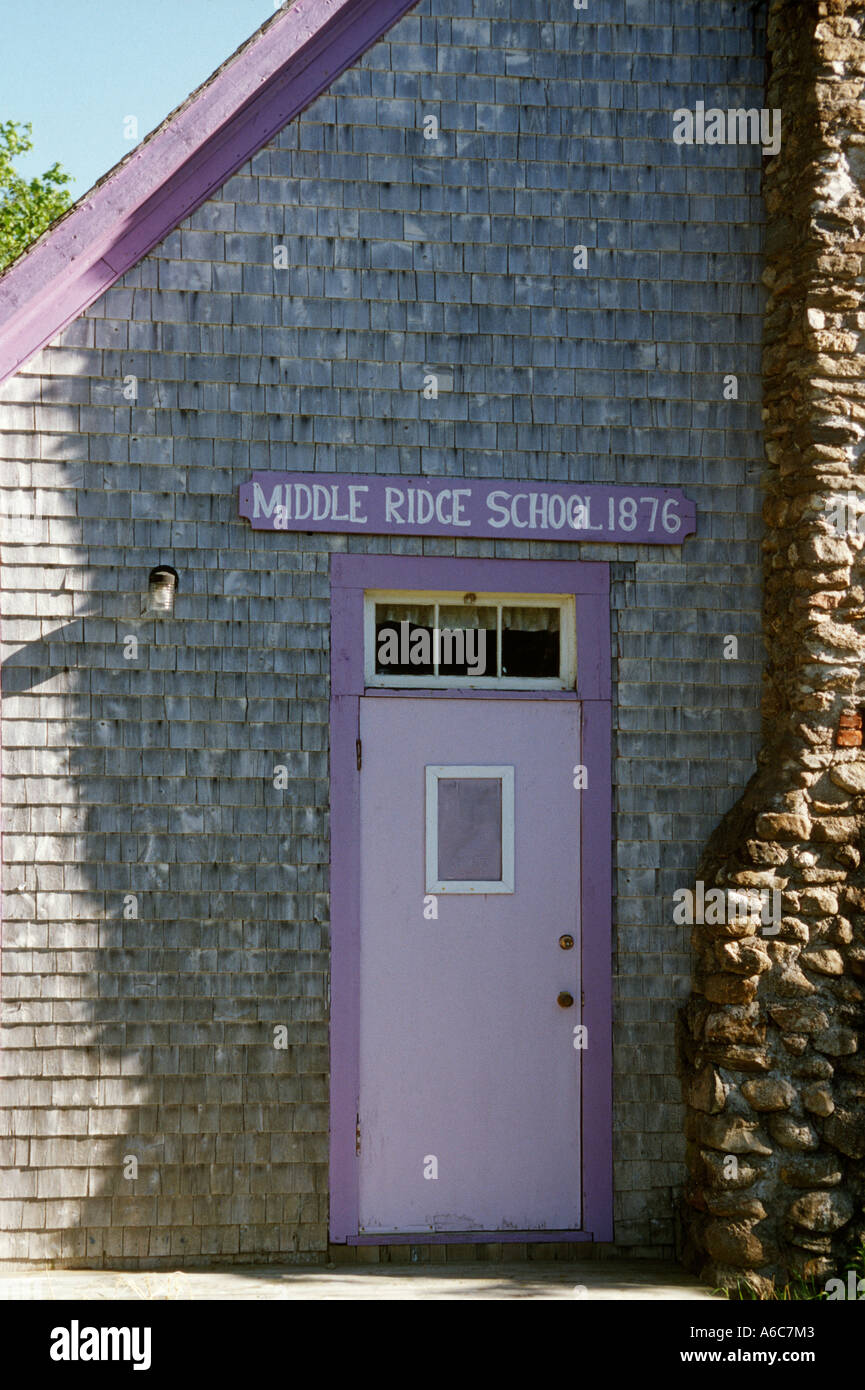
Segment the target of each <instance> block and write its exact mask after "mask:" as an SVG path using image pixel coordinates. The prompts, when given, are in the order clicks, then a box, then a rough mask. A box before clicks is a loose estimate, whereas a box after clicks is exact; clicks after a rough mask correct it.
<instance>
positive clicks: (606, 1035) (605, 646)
mask: <svg viewBox="0 0 865 1390" xmlns="http://www.w3.org/2000/svg"><path fill="white" fill-rule="evenodd" d="M365 589H428V590H442V589H445V590H446V589H455V590H459V591H461V592H463V593H465V592H474V593H520V594H573V596H574V600H575V606H576V621H577V688H576V691H564V690H562V691H548V690H532V691H514V692H512V691H495V690H465V691H459V690H453V689H444V690H441V691H423V690H417V689H406V690H404V691H387V690H379V689H375V690H373V689H370V690H365V688H364V665H363V598H364V590H365ZM609 595H610V578H609V566H608V565H607V564H605V563H601V562H597V561H588V562H587V561H568V560H462V559H427V558H420V557H417V558H415V557H409V556H391V555H334V556H333V557H332V559H331V699H330V788H331V791H330V805H331V817H330V819H331V825H330V833H331V883H330V896H331V1007H330V1017H331V1024H330V1075H331V1083H330V1239H331V1241H332V1242H333V1243H334V1244H337V1245H338V1244H347V1245H384V1244H387V1245H395V1244H411V1245H443V1244H453V1243H456V1244H462V1245H465V1244H478V1243H481V1244H489V1243H490V1242H494V1243H498V1242H502V1241H520V1242H527V1241H528V1242H533V1243H534V1242H540V1241H589V1240H590V1241H610V1240H612V1238H613V1172H612V1168H613V1164H612V1075H613V1073H612V835H611V832H612V755H611V737H612V721H611V711H612V687H611V677H610V636H609V633H610V616H609V614H610V597H609ZM401 694H402V695H404V696H411V697H412V698H414V699H417V698H418V697H419V696H420V697H424V696H426V697H431V698H435V697H436V696H439V697H443V696H446V697H448V698H450V699H453V698H454V697H455V696H462V697H464V698H467V699H471V698H481V699H485V700H489V699H496V698H498V699H502V698H505V699H508V700H513V699H520V698H522V699H530V700H543V699H559V700H562V699H564V700H579V701H581V702H582V750H583V751H582V758H583V762H584V764H585V766H586V771H587V787H586V789H585V790H584V791H582V792H581V793H580V795H581V796H582V797H584V798H587V800H586V802H585V804H584V806H583V817H582V823H583V837H582V845H581V859H582V863H581V873H580V893H581V914H580V920H581V922H582V923H583V932H582V938H583V939H582V951H583V959H582V971H583V990H584V995H585V1004H584V1007H583V1015H582V1020H581V1021H582V1022H583V1023H585V1025H586V1027H587V1029H588V1039H589V1046H588V1047H587V1048H586V1050H585V1052H584V1053H583V1058H582V1067H583V1072H582V1115H581V1124H580V1142H581V1144H582V1146H583V1162H582V1173H583V1221H584V1225H583V1229H582V1230H580V1231H501V1232H489V1231H483V1232H465V1231H460V1232H443V1231H442V1232H434V1233H433V1232H430V1233H429V1234H427V1233H426V1232H425V1233H423V1234H422V1235H419V1234H418V1233H414V1234H411V1235H401V1236H396V1235H387V1236H385V1237H382V1236H381V1235H368V1236H362V1235H359V1234H358V1190H357V1164H356V1154H355V1131H356V1125H357V1110H358V1095H359V1076H358V1046H359V1030H360V995H359V970H358V963H359V953H360V834H359V829H360V775H359V771H358V767H357V739H358V732H359V715H360V699H361V697H362V696H364V695H367V696H370V695H376V696H381V697H382V698H384V699H399V698H400V695H401Z"/></svg>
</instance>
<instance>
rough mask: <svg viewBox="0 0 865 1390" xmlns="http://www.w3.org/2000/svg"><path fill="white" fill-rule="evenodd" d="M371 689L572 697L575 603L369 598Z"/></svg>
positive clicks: (497, 597) (485, 597)
mask: <svg viewBox="0 0 865 1390" xmlns="http://www.w3.org/2000/svg"><path fill="white" fill-rule="evenodd" d="M365 625H366V628H365V643H364V645H365V683H366V684H367V685H368V686H373V685H377V686H390V687H395V686H426V687H430V686H462V687H470V688H480V689H483V688H492V689H516V690H536V689H554V690H572V689H573V688H574V684H575V677H576V669H575V668H576V650H575V645H576V644H575V613H574V601H573V598H571V597H567V596H564V595H555V594H544V595H542V596H540V595H520V594H473V593H469V594H455V593H430V594H419V593H379V592H374V591H373V592H368V593H367V594H366V605H365Z"/></svg>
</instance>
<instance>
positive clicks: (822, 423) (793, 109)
mask: <svg viewBox="0 0 865 1390" xmlns="http://www.w3.org/2000/svg"><path fill="white" fill-rule="evenodd" d="M769 46H770V54H771V68H772V71H771V80H770V84H769V90H768V98H767V104H768V106H769V107H778V108H780V109H781V111H782V113H783V117H782V120H783V141H782V148H781V154H780V156H779V158H777V159H775V160H773V161H771V162H770V164H769V165H768V168H767V174H766V181H765V196H766V208H767V216H768V229H767V266H766V275H765V280H766V284H767V287H768V291H769V302H768V306H767V314H766V333H765V348H764V394H765V410H764V415H765V422H766V453H767V458H768V474H767V480H766V501H765V507H764V516H765V520H766V524H767V535H766V539H765V541H764V557H765V558H764V563H765V583H766V592H765V605H764V619H765V633H766V640H767V645H768V654H769V659H768V668H767V681H766V691H765V701H764V730H763V747H762V750H761V753H760V760H759V761H760V766H759V770H758V772H757V774H756V776H755V777H754V779H753V780H752V782H751V783H750V785H749V787H748V789H747V791H746V793H745V795H744V797H743V798H742V800H741V801H740V802H739V803H738V804H737V805H736V807H735V808H734V809H733V810H732V811H731V813H730V815H729V816H728V817H727V818H726V820H725V821H724V823H723V824H722V825H721V827H720V828H719V831H718V833H717V834H716V835H715V836H714V837H713V839H712V841H711V842H710V845H709V848H708V850H707V854H706V857H705V860H704V862H703V865H702V870H701V873H702V877H703V879H704V881H705V882H706V884H707V885H714V886H719V887H721V888H722V889H723V890H724V891H725V892H727V891H738V892H745V893H751V894H755V893H756V892H759V891H760V890H763V891H765V890H767V889H768V890H772V889H778V890H780V891H781V894H782V896H781V904H782V909H783V917H782V919H781V921H780V927H779V929H776V927H775V925H769V926H768V927H767V926H765V925H763V924H756V923H755V922H752V923H750V924H748V925H743V924H737V923H735V922H733V923H731V922H730V921H729V914H728V921H727V923H726V924H714V925H711V926H701V927H698V928H697V929H696V930H695V943H696V947H697V951H698V959H699V964H698V972H699V973H698V975H697V977H696V980H695V988H694V993H693V995H692V998H691V1001H690V1003H689V1005H688V1008H687V1010H686V1013H685V1019H684V1023H685V1027H684V1036H683V1042H684V1058H685V1073H686V1094H687V1096H688V1099H689V1106H690V1109H689V1117H688V1136H689V1140H690V1144H689V1168H690V1173H691V1182H690V1186H689V1189H688V1202H689V1206H690V1217H689V1219H688V1223H687V1224H688V1227H689V1231H690V1247H689V1258H690V1259H691V1260H692V1261H693V1262H694V1264H695V1265H696V1267H698V1268H699V1267H702V1268H703V1270H704V1273H705V1274H706V1277H708V1278H710V1279H711V1280H712V1281H713V1282H721V1283H725V1284H728V1285H732V1284H735V1283H736V1281H737V1280H738V1279H739V1278H740V1277H741V1276H742V1275H743V1273H745V1276H746V1278H747V1279H748V1281H749V1282H750V1283H751V1284H752V1285H753V1286H754V1287H756V1288H760V1289H764V1290H765V1289H767V1288H768V1287H769V1286H770V1284H771V1282H772V1280H773V1279H775V1280H776V1281H782V1282H783V1281H784V1280H786V1279H787V1278H789V1277H790V1275H791V1273H792V1272H800V1273H805V1274H808V1275H813V1276H815V1277H817V1278H821V1277H822V1276H825V1275H826V1274H828V1273H829V1272H830V1271H831V1270H832V1269H833V1268H835V1267H836V1266H837V1265H839V1263H840V1262H841V1261H842V1257H843V1256H845V1255H848V1254H849V1253H850V1252H851V1251H852V1249H853V1248H854V1247H855V1246H856V1245H858V1243H859V1242H861V1241H862V1240H863V1237H865V1216H863V1205H862V1203H863V1197H865V1168H863V1159H865V1048H863V1045H862V1044H863V1023H865V1010H863V980H865V878H863V872H862V854H863V838H862V837H863V829H865V754H863V751H862V748H861V747H860V746H858V745H860V744H861V734H858V733H857V732H856V730H855V726H856V725H857V724H858V725H859V726H860V727H861V714H862V712H863V708H865V680H863V674H862V665H863V661H865V627H863V621H865V565H863V556H862V544H863V535H862V534H861V533H860V530H859V527H858V521H859V518H860V517H861V516H862V515H865V481H863V477H862V449H863V439H865V368H863V360H862V356H861V352H862V330H863V328H865V313H863V279H862V275H863V268H865V255H863V236H865V193H863V179H865V106H863V102H862V90H863V76H865V7H863V5H862V4H861V2H857V0H827V2H826V3H820V4H816V3H812V4H807V5H803V4H802V3H801V2H800V0H792V2H791V0H775V3H773V4H772V6H771V10H770V16H769ZM862 531H863V532H865V525H863V527H862ZM851 716H852V717H851ZM847 726H850V728H849V732H848V727H847Z"/></svg>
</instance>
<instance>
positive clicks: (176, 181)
mask: <svg viewBox="0 0 865 1390" xmlns="http://www.w3.org/2000/svg"><path fill="white" fill-rule="evenodd" d="M415 3H416V0H295V3H294V4H293V5H291V7H290V8H288V9H284V10H281V11H279V13H278V14H276V15H275V16H274V17H273V19H270V20H268V22H267V23H266V24H264V25H263V26H262V27H261V29H259V30H258V31H257V33H255V34H253V35H252V37H251V38H250V39H249V40H247V42H246V43H245V44H244V45H242V47H241V48H239V49H238V50H237V52H236V53H235V54H233V55H232V57H231V58H229V59H228V61H227V62H226V63H224V64H223V66H222V67H221V68H219V69H217V71H216V72H215V73H214V74H213V75H212V76H211V77H209V78H208V79H207V81H206V82H204V83H203V84H202V86H200V87H199V88H198V89H197V91H195V92H193V93H192V95H191V96H190V97H188V98H187V100H186V101H185V102H184V103H183V105H182V106H179V107H178V108H177V110H176V111H174V112H172V114H171V115H170V116H169V117H168V118H167V119H166V120H165V121H164V122H163V123H162V125H161V126H159V128H158V129H157V130H155V131H153V132H152V134H150V135H149V136H147V137H146V139H144V140H143V141H142V142H141V144H140V145H138V146H136V148H135V149H134V150H132V151H131V153H130V154H129V155H127V156H126V158H125V159H123V160H122V161H121V163H120V164H117V165H116V166H115V167H114V168H113V169H112V170H111V171H110V173H108V174H106V176H105V177H104V178H103V179H102V180H100V182H99V183H97V184H96V185H95V186H94V187H93V188H92V189H91V190H90V192H89V193H86V194H85V195H84V197H83V198H81V199H80V200H79V202H77V203H76V204H75V206H74V207H73V208H71V209H70V210H69V212H68V213H66V214H65V215H64V216H63V217H62V218H61V219H60V220H59V221H58V222H57V223H56V224H55V225H54V227H52V228H50V229H49V230H48V231H47V232H45V233H44V234H43V235H42V236H41V237H40V238H39V240H38V241H37V242H36V243H35V244H34V245H33V246H32V247H31V248H30V249H29V250H28V251H27V252H26V253H25V254H24V255H23V256H21V257H19V259H18V260H17V261H16V262H15V263H14V265H12V266H11V267H10V268H9V270H8V271H7V272H6V274H5V275H4V276H3V277H2V278H0V381H4V380H5V379H6V378H7V377H8V376H11V375H12V374H13V373H14V372H16V371H17V370H18V368H19V367H21V366H23V364H24V363H25V362H26V361H27V360H28V358H30V357H32V356H33V354H34V353H35V352H37V351H38V350H39V348H41V347H44V345H45V344H46V343H47V342H49V341H50V340H51V339H52V338H54V337H56V335H57V334H58V333H59V332H60V330H61V329H63V328H65V327H66V325H67V324H69V323H71V322H72V320H73V319H75V318H77V317H78V316H79V315H80V314H82V313H83V312H84V310H85V309H87V308H88V307H89V306H90V305H91V304H92V303H93V302H94V300H96V299H98V298H99V296H100V295H101V294H104V292H105V291H106V290H107V289H110V287H111V286H112V285H113V284H114V283H115V282H116V281H117V280H118V279H119V278H120V276H121V275H123V274H125V272H126V271H127V270H129V269H131V267H132V266H134V265H136V264H137V263H138V261H140V260H141V258H142V257H143V256H146V255H147V253H148V251H151V250H152V249H153V247H154V246H156V245H157V244H158V243H159V242H160V241H162V240H163V238H164V237H166V236H167V235H168V234H169V232H171V231H173V230H174V228H175V227H177V226H178V225H179V224H180V223H181V222H182V221H183V219H184V218H185V217H188V216H189V215H190V213H192V212H194V211H195V209H196V208H197V207H200V205H201V204H202V203H203V202H204V201H205V199H206V198H208V197H209V196H210V195H211V194H212V193H213V192H214V191H215V190H216V189H217V188H219V187H220V186H221V185H222V184H223V183H225V181H226V179H228V178H229V177H230V176H231V174H233V173H234V172H235V171H236V170H237V169H239V168H240V166H241V165H242V164H244V163H245V162H246V161H247V160H248V159H250V158H251V157H252V156H253V155H254V154H256V153H257V151H258V150H260V149H261V148H262V146H263V145H266V144H267V142H268V141H269V140H272V139H273V137H274V136H275V135H276V134H277V133H278V132H279V131H280V130H282V128H283V126H285V125H286V124H287V123H288V122H289V121H291V120H292V119H293V118H294V117H295V116H297V115H298V114H299V113H300V112H301V111H302V110H303V109H304V107H306V106H308V105H309V103H310V102H311V101H314V100H315V98H316V97H317V96H319V95H320V94H321V92H323V91H324V90H325V88H327V87H328V86H330V84H331V83H332V82H333V81H334V80H335V79H336V78H337V77H339V75H340V74H341V73H342V72H344V71H345V70H346V68H348V67H350V66H351V64H352V63H354V62H356V61H357V59H358V58H360V57H362V55H363V54H364V53H365V52H366V51H367V49H368V48H370V47H371V45H372V44H374V43H375V42H376V40H377V39H379V38H381V36H382V34H384V33H386V32H387V30H388V29H390V28H391V26H392V25H393V24H395V23H396V21H397V20H398V19H400V18H402V16H403V15H404V14H405V13H406V12H407V11H408V10H410V9H411V8H412V6H413V5H414V4H415Z"/></svg>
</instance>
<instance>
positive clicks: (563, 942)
mask: <svg viewBox="0 0 865 1390" xmlns="http://www.w3.org/2000/svg"><path fill="white" fill-rule="evenodd" d="M559 945H560V946H561V948H562V950H563V951H572V950H573V949H574V938H573V937H572V936H560V937H559Z"/></svg>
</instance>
